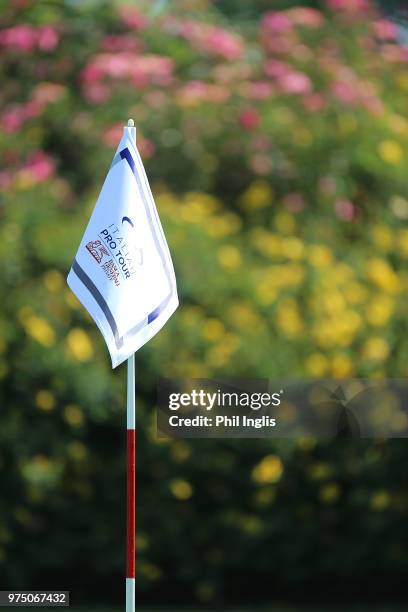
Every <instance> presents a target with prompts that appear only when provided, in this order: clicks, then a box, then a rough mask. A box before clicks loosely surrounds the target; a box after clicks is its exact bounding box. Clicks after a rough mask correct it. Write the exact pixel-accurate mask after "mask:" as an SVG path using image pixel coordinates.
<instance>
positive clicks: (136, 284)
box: [67, 128, 178, 368]
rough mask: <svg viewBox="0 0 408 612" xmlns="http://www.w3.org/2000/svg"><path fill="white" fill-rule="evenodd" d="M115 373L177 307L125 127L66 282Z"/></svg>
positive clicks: (169, 267) (169, 266)
mask: <svg viewBox="0 0 408 612" xmlns="http://www.w3.org/2000/svg"><path fill="white" fill-rule="evenodd" d="M67 282H68V285H69V287H70V288H71V289H72V291H73V292H74V293H75V295H76V296H77V298H78V299H79V300H80V302H81V303H82V304H83V306H85V308H86V309H87V311H88V312H89V314H90V315H91V316H92V318H93V319H94V321H95V323H96V324H97V325H98V327H99V329H100V331H101V333H102V334H103V337H104V338H105V341H106V344H107V346H108V349H109V352H110V355H111V358H112V367H113V368H115V367H116V366H118V365H119V364H120V363H122V362H123V361H124V360H125V359H127V358H128V357H129V356H130V355H132V354H133V353H134V352H135V351H137V350H138V349H139V348H140V347H141V346H143V344H145V343H146V342H148V340H150V338H152V337H153V336H154V335H155V334H157V332H158V331H159V330H160V329H161V328H162V327H163V325H164V324H165V323H166V321H167V320H168V319H169V317H170V316H171V315H172V314H173V312H174V311H175V310H176V308H177V306H178V297H177V287H176V278H175V275H174V269H173V263H172V261H171V256H170V252H169V248H168V246H167V242H166V239H165V236H164V233H163V229H162V226H161V223H160V219H159V216H158V214H157V210H156V205H155V203H154V200H153V196H152V193H151V191H150V187H149V183H148V180H147V177H146V173H145V170H144V167H143V163H142V160H141V158H140V155H139V152H138V150H137V148H136V145H135V143H134V140H133V138H132V134H131V128H125V129H124V134H123V137H122V140H121V141H120V143H119V146H118V148H117V151H116V155H115V156H114V158H113V162H112V165H111V167H110V169H109V172H108V175H107V177H106V179H105V182H104V184H103V187H102V190H101V193H100V195H99V198H98V200H97V202H96V205H95V208H94V211H93V213H92V216H91V218H90V220H89V223H88V226H87V228H86V230H85V233H84V235H83V238H82V241H81V244H80V245H79V249H78V252H77V254H76V257H75V259H74V262H73V264H72V267H71V270H70V272H69V274H68V279H67Z"/></svg>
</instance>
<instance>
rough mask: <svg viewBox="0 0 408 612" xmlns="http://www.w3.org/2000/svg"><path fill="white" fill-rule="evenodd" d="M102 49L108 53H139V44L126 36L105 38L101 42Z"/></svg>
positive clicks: (119, 35)
mask: <svg viewBox="0 0 408 612" xmlns="http://www.w3.org/2000/svg"><path fill="white" fill-rule="evenodd" d="M102 49H103V50H104V51H108V52H110V53H116V52H118V51H139V50H140V43H139V41H138V40H136V39H135V38H132V37H131V36H128V35H126V34H118V35H111V36H106V37H105V38H104V39H103V41H102Z"/></svg>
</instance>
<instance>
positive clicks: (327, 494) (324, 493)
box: [319, 482, 341, 504]
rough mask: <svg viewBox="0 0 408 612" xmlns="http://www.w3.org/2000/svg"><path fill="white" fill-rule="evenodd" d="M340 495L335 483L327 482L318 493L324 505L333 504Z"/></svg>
mask: <svg viewBox="0 0 408 612" xmlns="http://www.w3.org/2000/svg"><path fill="white" fill-rule="evenodd" d="M340 495H341V489H340V487H339V485H338V484H337V483H336V482H329V483H327V484H326V485H324V486H323V487H322V488H321V489H320V492H319V497H320V499H321V500H322V502H323V503H324V504H334V503H336V501H337V500H338V499H339V497H340Z"/></svg>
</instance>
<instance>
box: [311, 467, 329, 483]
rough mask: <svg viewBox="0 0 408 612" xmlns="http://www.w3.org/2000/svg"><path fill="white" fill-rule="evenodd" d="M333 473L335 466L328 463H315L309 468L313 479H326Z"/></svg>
mask: <svg viewBox="0 0 408 612" xmlns="http://www.w3.org/2000/svg"><path fill="white" fill-rule="evenodd" d="M332 473H333V468H332V467H331V466H330V465H329V464H328V463H314V464H313V465H311V466H310V469H309V474H310V478H311V479H312V480H326V479H327V478H329V477H330V476H331V475H332Z"/></svg>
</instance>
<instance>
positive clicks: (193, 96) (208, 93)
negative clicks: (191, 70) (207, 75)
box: [177, 81, 230, 106]
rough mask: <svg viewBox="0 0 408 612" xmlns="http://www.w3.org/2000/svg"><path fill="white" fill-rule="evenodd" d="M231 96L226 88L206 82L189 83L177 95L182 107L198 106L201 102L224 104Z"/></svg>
mask: <svg viewBox="0 0 408 612" xmlns="http://www.w3.org/2000/svg"><path fill="white" fill-rule="evenodd" d="M229 96H230V92H229V91H228V89H227V88H226V87H222V86H221V85H214V84H212V83H206V82H205V81H189V82H188V83H186V84H185V85H184V86H182V87H180V88H179V90H178V93H177V99H178V102H179V104H181V105H182V106H196V105H197V104H199V103H200V102H213V103H215V104H222V103H224V102H226V101H227V99H228V98H229Z"/></svg>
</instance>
